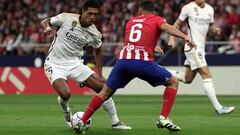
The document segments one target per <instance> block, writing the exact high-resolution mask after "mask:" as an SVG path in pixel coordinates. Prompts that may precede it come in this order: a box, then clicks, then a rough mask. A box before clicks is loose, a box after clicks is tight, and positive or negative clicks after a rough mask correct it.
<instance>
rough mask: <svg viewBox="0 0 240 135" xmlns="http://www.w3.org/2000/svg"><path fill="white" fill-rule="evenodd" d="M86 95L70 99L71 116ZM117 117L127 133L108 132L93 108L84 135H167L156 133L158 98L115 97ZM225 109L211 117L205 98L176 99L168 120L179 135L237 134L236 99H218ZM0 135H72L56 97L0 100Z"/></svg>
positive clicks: (105, 120) (106, 123)
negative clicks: (229, 111) (127, 127)
mask: <svg viewBox="0 0 240 135" xmlns="http://www.w3.org/2000/svg"><path fill="white" fill-rule="evenodd" d="M90 99H91V96H80V95H76V96H72V97H71V100H70V106H71V108H72V111H73V112H76V111H83V110H84V109H85V108H86V106H87V104H88V102H89V100H90ZM114 100H115V103H116V105H117V109H118V114H119V116H120V119H121V120H122V121H124V122H125V123H127V124H128V125H131V126H132V128H133V129H132V130H125V131H123V130H112V129H111V128H110V124H109V120H108V116H107V114H106V113H105V112H104V110H103V109H100V110H98V111H97V112H96V113H95V114H94V116H93V117H92V118H93V125H92V126H91V128H90V129H89V130H88V131H87V132H86V134H87V135H122V134H124V135H159V134H161V135H167V134H170V132H169V131H168V130H166V129H157V127H156V119H157V117H158V114H159V111H160V108H161V104H162V97H161V96H114ZM219 100H220V101H221V102H222V103H223V104H224V105H232V106H236V111H235V112H233V113H232V114H228V115H222V116H219V115H216V114H215V113H214V110H213V108H212V105H211V104H210V102H209V100H208V98H207V97H206V96H178V97H177V98H176V102H175V105H174V107H173V109H172V112H171V115H170V118H171V119H172V120H173V121H174V123H175V124H177V125H179V126H180V127H181V128H182V131H180V132H177V133H172V134H178V135H226V134H228V135H237V134H239V133H240V109H239V107H240V97H239V96H219ZM0 135H74V132H73V131H72V130H71V129H69V128H67V127H66V125H65V123H64V121H63V114H62V112H61V111H60V108H59V106H58V104H57V100H56V96H55V95H21V96H20V95H7V96H0Z"/></svg>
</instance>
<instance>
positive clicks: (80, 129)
mask: <svg viewBox="0 0 240 135" xmlns="http://www.w3.org/2000/svg"><path fill="white" fill-rule="evenodd" d="M114 92H115V91H113V90H112V89H111V88H109V87H108V86H107V85H105V86H104V87H103V89H102V90H101V92H100V93H98V94H97V95H95V96H94V97H93V98H92V100H91V101H90V103H89V104H88V107H87V109H86V110H85V111H84V114H83V116H82V118H81V120H80V121H79V123H78V124H77V125H76V126H75V127H73V128H74V131H75V133H83V134H84V133H85V130H86V127H85V125H87V122H88V119H89V118H91V116H92V115H93V113H94V112H95V111H97V110H98V109H99V108H100V107H101V106H102V104H103V102H104V101H105V100H107V99H108V98H110V97H111V96H112V95H113V94H114Z"/></svg>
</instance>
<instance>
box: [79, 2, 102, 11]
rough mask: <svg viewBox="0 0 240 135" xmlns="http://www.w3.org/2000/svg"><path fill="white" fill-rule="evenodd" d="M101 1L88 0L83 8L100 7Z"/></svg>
mask: <svg viewBox="0 0 240 135" xmlns="http://www.w3.org/2000/svg"><path fill="white" fill-rule="evenodd" d="M100 7H101V3H100V1H99V0H86V1H85V3H84V4H83V9H88V8H100Z"/></svg>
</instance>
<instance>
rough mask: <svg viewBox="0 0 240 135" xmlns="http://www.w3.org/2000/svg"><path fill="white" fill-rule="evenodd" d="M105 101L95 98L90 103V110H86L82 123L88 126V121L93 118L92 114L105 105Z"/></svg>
mask: <svg viewBox="0 0 240 135" xmlns="http://www.w3.org/2000/svg"><path fill="white" fill-rule="evenodd" d="M103 102H104V101H103V100H102V99H101V98H100V97H99V96H98V95H96V96H94V97H93V98H92V100H91V101H90V103H89V105H88V108H87V109H86V110H85V112H84V114H83V117H82V121H83V123H84V124H87V121H88V119H89V118H90V117H91V116H92V114H93V113H94V112H95V111H96V110H97V109H98V108H99V107H100V106H101V105H102V104H103Z"/></svg>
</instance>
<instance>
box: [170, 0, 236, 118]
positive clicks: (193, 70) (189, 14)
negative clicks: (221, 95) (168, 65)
mask: <svg viewBox="0 0 240 135" xmlns="http://www.w3.org/2000/svg"><path fill="white" fill-rule="evenodd" d="M185 20H187V23H188V36H189V38H191V39H192V40H193V41H194V42H195V43H196V45H197V48H196V49H191V48H189V47H188V46H187V45H185V48H184V51H185V56H186V60H185V63H184V66H185V73H183V72H181V71H170V72H172V74H173V75H174V76H176V77H177V78H178V80H180V81H182V82H184V83H186V84H190V83H192V81H193V79H194V78H195V76H196V74H197V73H199V74H200V75H201V77H202V79H203V87H204V90H205V92H206V94H207V96H208V97H209V99H210V101H211V103H212V104H213V106H214V108H215V110H216V112H217V113H218V114H228V113H231V112H232V111H234V109H235V107H224V106H222V105H221V104H220V103H219V101H218V99H217V97H216V94H215V90H214V85H213V81H212V75H211V73H210V70H209V68H208V66H207V62H206V59H205V41H206V36H207V33H208V31H209V30H210V31H211V32H213V33H215V34H218V35H220V33H221V29H220V28H218V27H217V26H215V25H214V24H213V23H214V10H213V8H212V6H210V5H209V4H207V3H205V0H195V1H193V2H190V3H189V4H187V5H185V6H184V7H183V8H182V11H181V13H180V15H179V18H178V19H177V20H176V22H175V23H174V26H175V27H176V28H178V29H179V28H180V26H181V24H182V22H183V21H185ZM175 44H176V43H175V39H174V37H173V36H170V38H169V42H168V45H169V46H172V47H174V46H175Z"/></svg>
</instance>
